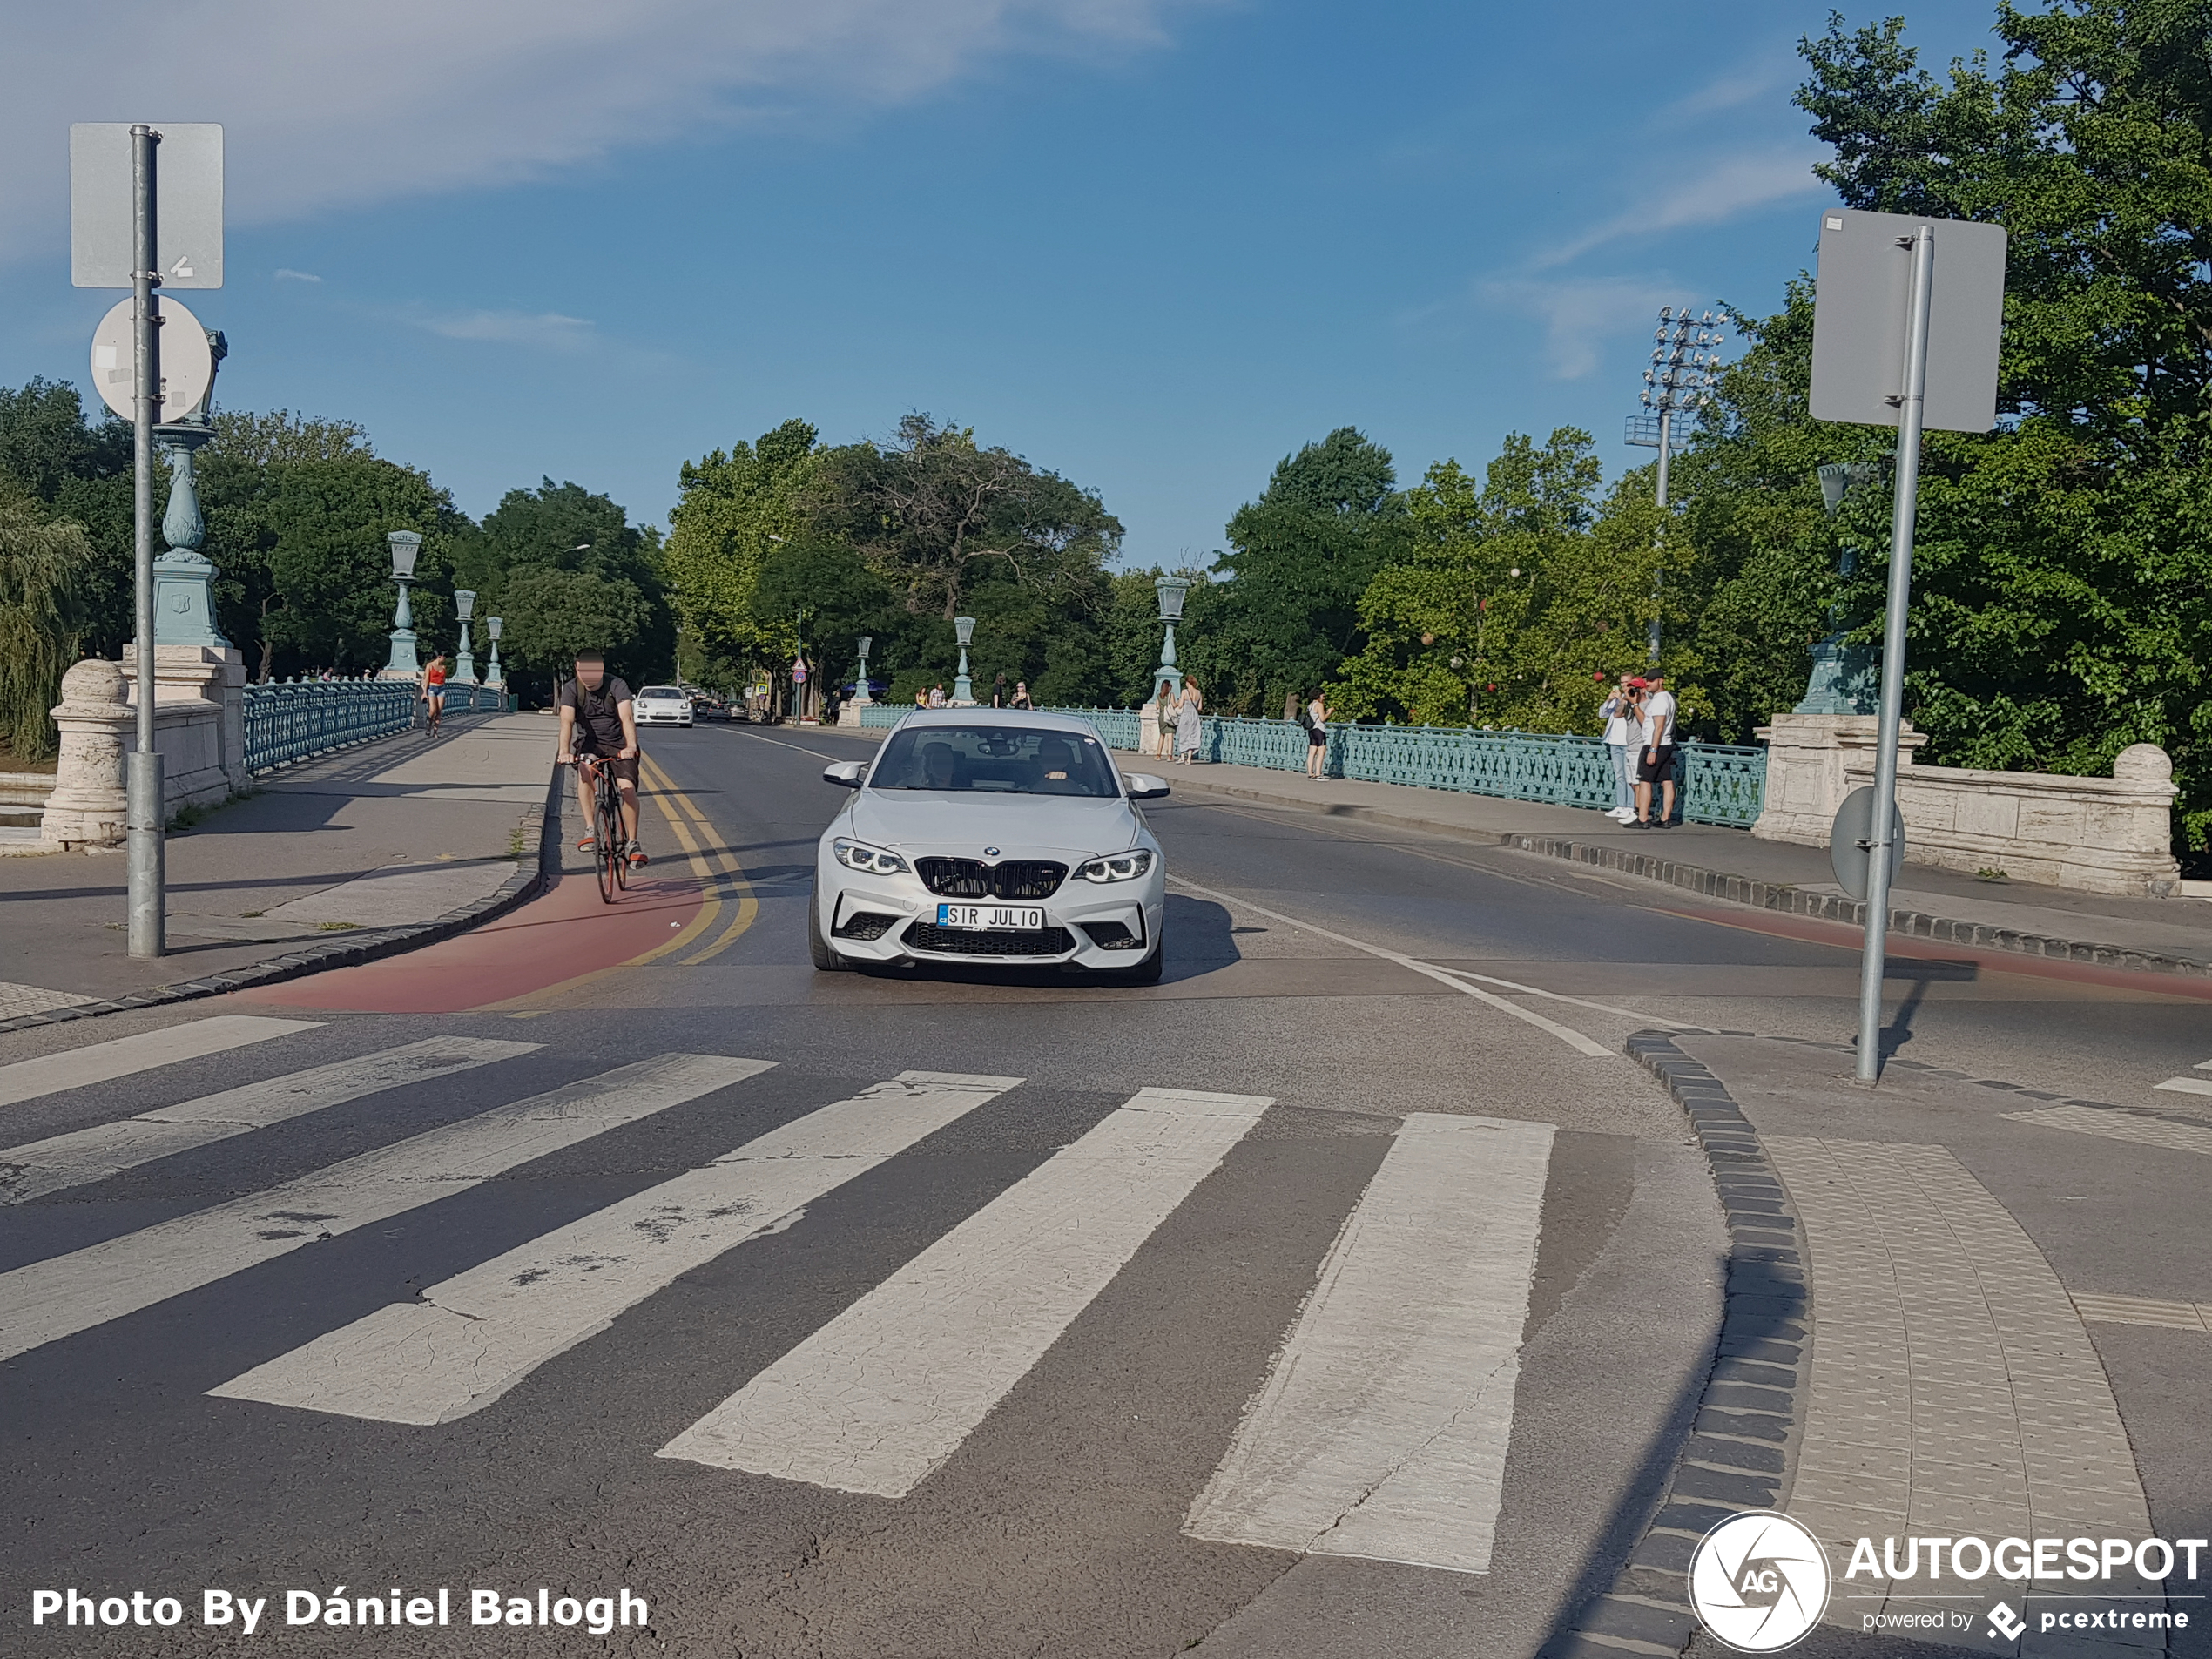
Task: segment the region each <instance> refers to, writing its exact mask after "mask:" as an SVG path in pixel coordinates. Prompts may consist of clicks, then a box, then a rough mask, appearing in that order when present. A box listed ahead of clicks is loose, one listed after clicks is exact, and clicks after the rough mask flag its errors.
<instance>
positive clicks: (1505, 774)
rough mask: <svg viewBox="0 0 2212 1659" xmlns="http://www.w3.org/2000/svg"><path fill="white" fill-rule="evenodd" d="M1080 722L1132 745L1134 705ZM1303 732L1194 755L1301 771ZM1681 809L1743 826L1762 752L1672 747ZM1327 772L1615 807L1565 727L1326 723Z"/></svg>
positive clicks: (1229, 740)
mask: <svg viewBox="0 0 2212 1659" xmlns="http://www.w3.org/2000/svg"><path fill="white" fill-rule="evenodd" d="M913 712H914V711H913V710H912V709H911V708H904V707H897V706H877V707H871V708H867V709H864V710H863V711H861V714H860V724H861V725H863V726H872V727H887V726H894V725H898V724H899V722H900V721H901V720H903V719H904V718H906V717H907V715H909V714H911V713H913ZM1046 712H1049V713H1052V714H1067V715H1073V716H1074V717H1075V718H1077V719H1081V720H1085V721H1088V722H1089V724H1090V725H1091V727H1092V728H1093V729H1094V730H1095V731H1096V732H1097V733H1098V736H1099V740H1100V741H1101V742H1103V743H1104V744H1105V745H1106V746H1107V747H1108V748H1109V749H1135V748H1136V746H1137V744H1138V742H1139V740H1140V736H1141V733H1142V732H1143V721H1142V717H1141V715H1140V714H1139V712H1138V711H1136V710H1135V709H1051V710H1048V711H1046ZM1305 750H1306V738H1305V727H1303V726H1301V725H1297V724H1296V723H1295V722H1293V721H1290V720H1240V719H1224V718H1219V717H1217V716H1214V715H1208V716H1207V717H1206V719H1205V724H1204V733H1203V735H1202V737H1201V738H1200V740H1199V744H1198V754H1199V757H1200V759H1205V760H1214V761H1220V762H1222V763H1224V764H1225V765H1233V766H1261V767H1264V768H1266V769H1268V770H1270V771H1274V772H1303V771H1305ZM1675 767H1676V771H1675V779H1676V786H1677V797H1676V798H1677V799H1679V801H1680V802H1681V806H1682V815H1683V818H1684V819H1688V820H1689V821H1690V822H1692V823H1696V824H1723V825H1728V826H1734V827H1736V828H1739V829H1748V828H1750V826H1751V823H1752V821H1753V820H1754V819H1757V817H1758V815H1759V809H1760V807H1761V806H1763V805H1764V802H1765V799H1766V751H1765V750H1764V749H1763V748H1757V747H1753V746H1750V745H1742V744H1732V743H1696V742H1691V743H1685V744H1683V745H1682V746H1681V747H1680V748H1679V749H1677V750H1676V752H1675ZM1326 770H1327V772H1328V774H1329V775H1330V776H1331V777H1332V778H1351V779H1358V780H1359V781H1361V782H1365V783H1378V784H1402V785H1405V786H1407V787H1409V788H1414V789H1452V790H1457V791H1459V792H1461V793H1463V794H1470V795H1497V796H1501V797H1503V798H1504V799H1508V800H1534V801H1542V802H1545V803H1546V804H1548V805H1549V806H1583V807H1589V808H1593V809H1602V808H1605V807H1608V806H1612V805H1613V761H1612V757H1611V756H1609V755H1608V754H1607V753H1606V745H1605V743H1604V741H1603V740H1602V738H1592V737H1582V736H1579V735H1575V734H1573V733H1567V732H1482V731H1476V730H1473V729H1471V728H1469V727H1467V726H1449V725H1336V726H1332V727H1331V728H1330V729H1329V745H1328V759H1327V762H1326Z"/></svg>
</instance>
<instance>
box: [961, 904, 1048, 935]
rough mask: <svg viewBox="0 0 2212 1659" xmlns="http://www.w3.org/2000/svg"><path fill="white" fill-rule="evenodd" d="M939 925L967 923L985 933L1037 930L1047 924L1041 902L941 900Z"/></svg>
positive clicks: (969, 926) (962, 924)
mask: <svg viewBox="0 0 2212 1659" xmlns="http://www.w3.org/2000/svg"><path fill="white" fill-rule="evenodd" d="M937 925H938V926H939V927H968V928H973V929H976V930H978V931H981V932H985V933H1035V932H1037V931H1038V930H1040V929H1041V928H1042V927H1043V926H1044V907H1043V906H1042V905H998V904H941V905H939V906H938V907H937Z"/></svg>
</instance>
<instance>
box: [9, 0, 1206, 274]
mask: <svg viewBox="0 0 2212 1659" xmlns="http://www.w3.org/2000/svg"><path fill="white" fill-rule="evenodd" d="M1212 3H1218V0H801V3H794V0H620V3H616V4H609V3H607V0H468V3H464V4H458V5H456V4H454V3H452V0H374V3H373V4H368V5H353V6H340V5H334V4H327V3H306V4H302V3H300V0H106V3H101V4H94V5H50V6H41V7H32V6H28V5H23V6H17V7H14V8H11V9H10V18H9V24H8V49H7V52H6V54H5V59H4V64H5V66H4V69H0V153H4V154H6V155H8V156H9V157H10V165H9V167H8V168H7V170H6V172H5V175H4V177H0V249H6V250H8V251H10V252H11V253H17V254H21V253H28V252H32V251H38V250H51V249H52V248H53V247H55V246H59V244H60V243H61V242H62V241H63V240H64V239H65V238H66V234H67V229H66V215H67V209H68V183H67V181H68V171H69V167H68V144H69V138H68V134H69V125H70V124H71V122H73V121H87V120H91V121H99V120H154V121H159V120H162V119H172V120H179V119H188V120H194V121H219V122H221V123H223V124H224V125H225V127H226V150H227V154H226V171H227V174H228V178H227V181H226V190H227V203H226V206H227V210H228V212H229V216H230V218H231V220H232V222H233V223H234V224H239V225H246V224H254V223H265V222H268V221H271V220H278V219H288V218H294V217H298V216H300V215H302V214H307V213H313V212H320V211H325V210H327V209H330V208H334V207H340V206H349V205H356V204H361V203H365V202H370V201H377V200H385V199H395V198H401V197H405V196H409V195H414V194H418V193H421V192H430V191H440V190H451V189H459V188H465V187H469V186H475V185H496V184H500V183H503V182H506V181H509V180H512V179H526V178H536V177H543V176H545V175H547V174H550V173H556V172H559V171H560V170H561V169H563V168H565V167H573V166H577V165H588V164H590V163H592V162H595V161H596V160H597V159H598V158H602V157H604V156H606V155H608V154H610V152H614V151H616V150H617V149H619V148H622V147H624V146H628V145H644V144H654V143H663V142H667V141H671V140H676V139H682V138H686V137H691V136H694V135H698V134H699V133H702V132H713V131H716V130H718V129H723V128H726V127H728V126H730V125H733V124H737V123H740V122H744V121H748V120H759V119H765V118H792V117H793V116H794V115H795V114H797V113H801V112H807V111H823V110H837V109H852V108H856V107H857V108H869V107H880V106H884V105H896V104H900V103H905V102H909V101H911V100H914V99H915V98H921V97H923V96H926V95H927V94H929V93H931V92H934V91H938V90H939V89H941V88H942V87H944V86H946V85H948V84H950V83H952V82H954V81H955V80H957V79H959V78H961V77H962V76H963V75H966V74H968V73H971V72H973V71H975V70H976V69H977V68H979V67H980V66H981V65H983V64H986V63H988V61H990V60H991V59H993V58H1001V57H1007V56H1009V55H1012V54H1018V53H1029V54H1035V53H1058V54H1063V55H1072V54H1076V53H1082V54H1086V55H1089V56H1092V57H1096V56H1098V55H1099V54H1101V53H1102V52H1105V53H1128V52H1131V51H1142V50H1145V49H1148V48H1153V47H1157V45H1159V44H1162V43H1163V41H1164V39H1165V32H1164V23H1165V19H1166V18H1167V17H1168V16H1169V15H1170V13H1172V12H1176V11H1180V10H1190V9H1191V8H1193V7H1195V6H1197V5H1202V4H1212ZM0 257H4V255H0Z"/></svg>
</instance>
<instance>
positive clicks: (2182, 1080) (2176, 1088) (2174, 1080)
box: [2151, 1077, 2212, 1095]
mask: <svg viewBox="0 0 2212 1659" xmlns="http://www.w3.org/2000/svg"><path fill="white" fill-rule="evenodd" d="M2151 1087H2153V1088H2154V1089H2171V1090H2172V1091H2173V1092H2174V1093H2175V1094H2177V1095H2212V1079H2207V1078H2203V1077H2168V1079H2167V1080H2166V1081H2165V1082H2162V1083H2154V1084H2152V1085H2151Z"/></svg>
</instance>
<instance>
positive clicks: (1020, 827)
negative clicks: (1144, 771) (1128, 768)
mask: <svg viewBox="0 0 2212 1659" xmlns="http://www.w3.org/2000/svg"><path fill="white" fill-rule="evenodd" d="M847 823H848V826H849V833H851V834H853V835H855V836H857V837H859V838H860V840H864V841H871V842H873V843H874V844H875V845H876V846H887V847H894V848H896V849H898V850H899V851H900V852H902V853H941V854H945V855H948V856H951V857H954V858H969V859H973V858H981V857H983V856H985V854H984V853H983V849H984V848H985V847H987V846H995V847H999V848H1001V849H1002V851H1003V856H1005V857H1007V858H1010V859H1012V858H1026V857H1028V856H1030V855H1032V854H1035V853H1061V854H1064V855H1066V856H1067V857H1068V859H1069V861H1071V862H1072V861H1073V860H1076V859H1077V858H1092V857H1096V855H1098V854H1099V853H1118V852H1121V851H1122V850H1123V848H1124V847H1130V846H1136V842H1137V836H1138V833H1139V832H1138V827H1137V819H1136V813H1135V811H1134V810H1132V809H1131V807H1130V804H1129V803H1128V802H1127V801H1125V800H1122V799H1112V800H1096V799H1086V798H1084V797H1082V796H1069V795H987V794H971V793H968V792H961V793H959V794H949V793H948V794H939V793H935V792H932V791H929V790H926V789H914V790H906V789H901V790H897V791H892V792H881V793H879V792H876V791H874V790H872V789H870V790H863V791H861V792H860V797H859V799H856V800H854V801H853V814H852V817H851V818H850V819H848V820H847Z"/></svg>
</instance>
